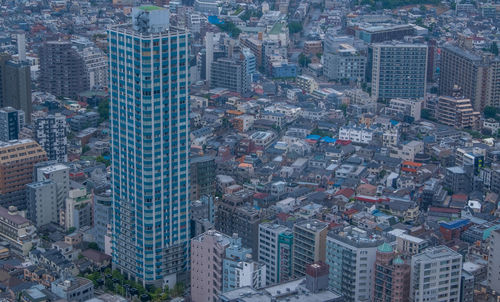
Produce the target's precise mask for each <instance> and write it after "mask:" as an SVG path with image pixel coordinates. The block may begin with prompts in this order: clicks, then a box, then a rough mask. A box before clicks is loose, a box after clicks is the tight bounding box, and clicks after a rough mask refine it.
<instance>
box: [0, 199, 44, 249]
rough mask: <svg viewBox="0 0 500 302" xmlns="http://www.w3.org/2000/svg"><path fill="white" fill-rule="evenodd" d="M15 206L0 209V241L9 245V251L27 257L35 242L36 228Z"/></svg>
mask: <svg viewBox="0 0 500 302" xmlns="http://www.w3.org/2000/svg"><path fill="white" fill-rule="evenodd" d="M21 214H22V213H20V212H18V211H17V208H16V207H15V206H9V208H8V209H6V208H4V207H0V239H2V240H5V241H6V242H7V243H8V244H9V248H10V251H11V252H13V253H15V254H18V255H20V256H27V255H28V253H29V252H30V251H31V249H32V248H33V247H34V245H35V242H36V240H37V238H36V237H37V236H36V228H35V227H34V226H33V225H32V224H31V222H30V221H29V220H28V219H26V218H25V217H24V216H23V215H21Z"/></svg>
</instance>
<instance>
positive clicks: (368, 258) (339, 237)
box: [326, 226, 383, 302]
mask: <svg viewBox="0 0 500 302" xmlns="http://www.w3.org/2000/svg"><path fill="white" fill-rule="evenodd" d="M326 241H327V243H326V254H327V255H326V263H327V264H328V265H329V266H330V278H329V284H330V290H333V291H335V292H338V293H340V294H342V295H343V296H344V299H345V301H347V302H362V301H367V302H368V301H373V300H372V299H373V297H372V288H373V270H374V268H375V261H376V253H377V247H378V246H380V245H381V244H383V238H381V237H380V236H377V235H375V234H369V233H368V232H367V231H365V230H362V229H359V228H357V227H352V226H349V227H345V228H344V229H342V230H337V231H332V232H330V233H329V234H328V237H327V239H326Z"/></svg>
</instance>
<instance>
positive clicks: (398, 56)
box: [372, 42, 427, 99]
mask: <svg viewBox="0 0 500 302" xmlns="http://www.w3.org/2000/svg"><path fill="white" fill-rule="evenodd" d="M372 48H373V57H372V97H373V98H374V99H392V98H422V97H424V96H425V87H426V86H425V85H426V76H427V45H424V44H407V43H396V42H393V43H380V44H374V45H373V46H372Z"/></svg>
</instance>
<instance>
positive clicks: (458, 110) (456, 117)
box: [436, 96, 481, 129]
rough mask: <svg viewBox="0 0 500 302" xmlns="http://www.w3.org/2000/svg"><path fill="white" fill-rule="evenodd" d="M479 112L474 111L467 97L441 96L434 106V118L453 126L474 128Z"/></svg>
mask: <svg viewBox="0 0 500 302" xmlns="http://www.w3.org/2000/svg"><path fill="white" fill-rule="evenodd" d="M480 117H481V114H480V113H479V112H477V111H474V108H473V107H472V103H471V101H470V100H469V99H465V98H460V97H448V96H441V97H439V99H438V103H437V108H436V119H437V120H438V121H439V122H440V123H443V124H445V125H448V126H453V127H455V128H459V129H462V128H475V127H477V126H478V122H479V118H480Z"/></svg>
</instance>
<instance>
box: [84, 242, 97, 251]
mask: <svg viewBox="0 0 500 302" xmlns="http://www.w3.org/2000/svg"><path fill="white" fill-rule="evenodd" d="M87 247H88V248H89V249H93V250H96V251H98V250H99V245H97V243H95V242H91V243H89V245H88V246H87Z"/></svg>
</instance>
